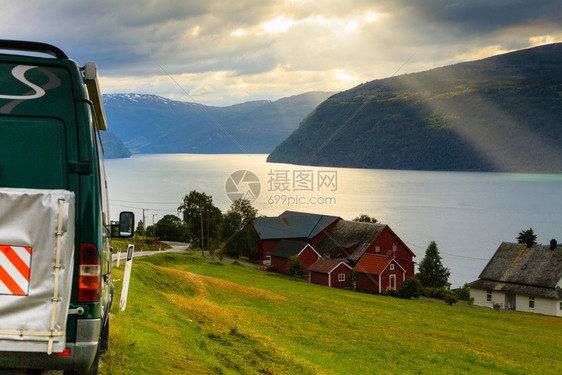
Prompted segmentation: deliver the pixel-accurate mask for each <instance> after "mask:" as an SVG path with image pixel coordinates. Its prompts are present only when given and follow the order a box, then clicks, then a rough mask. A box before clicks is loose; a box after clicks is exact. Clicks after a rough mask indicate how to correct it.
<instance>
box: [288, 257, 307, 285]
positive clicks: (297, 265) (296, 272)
mask: <svg viewBox="0 0 562 375" xmlns="http://www.w3.org/2000/svg"><path fill="white" fill-rule="evenodd" d="M287 271H288V272H289V275H290V276H293V277H294V278H295V280H296V279H297V277H298V276H302V275H304V273H305V271H304V263H303V262H302V260H301V258H299V257H298V256H297V255H293V256H292V257H289V263H288V264H287Z"/></svg>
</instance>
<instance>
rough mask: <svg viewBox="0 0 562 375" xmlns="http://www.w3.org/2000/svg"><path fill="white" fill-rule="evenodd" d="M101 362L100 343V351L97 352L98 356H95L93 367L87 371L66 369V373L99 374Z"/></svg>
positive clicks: (77, 374)
mask: <svg viewBox="0 0 562 375" xmlns="http://www.w3.org/2000/svg"><path fill="white" fill-rule="evenodd" d="M99 362H100V350H99V345H98V351H97V352H96V357H95V358H94V362H93V363H92V367H90V368H89V369H88V370H86V371H65V372H64V375H97V373H98V365H99Z"/></svg>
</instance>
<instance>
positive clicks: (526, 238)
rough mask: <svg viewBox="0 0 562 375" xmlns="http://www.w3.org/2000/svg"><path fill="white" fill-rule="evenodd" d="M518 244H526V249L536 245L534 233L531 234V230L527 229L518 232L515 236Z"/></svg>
mask: <svg viewBox="0 0 562 375" xmlns="http://www.w3.org/2000/svg"><path fill="white" fill-rule="evenodd" d="M517 242H518V243H524V244H527V247H531V246H533V245H536V244H537V236H536V234H535V232H533V228H529V229H527V230H522V231H521V232H519V235H518V236H517Z"/></svg>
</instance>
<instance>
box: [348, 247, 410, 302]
mask: <svg viewBox="0 0 562 375" xmlns="http://www.w3.org/2000/svg"><path fill="white" fill-rule="evenodd" d="M354 269H355V270H356V271H357V289H358V290H365V291H369V292H373V293H382V292H384V291H385V290H386V288H389V287H390V288H392V289H397V288H398V286H400V284H402V282H403V281H404V280H406V270H405V269H404V268H403V267H402V266H401V265H400V264H399V263H398V262H397V261H396V259H395V258H391V257H388V256H386V255H375V254H370V253H365V254H363V256H362V257H361V259H359V262H358V263H357V265H356V266H355V268H354Z"/></svg>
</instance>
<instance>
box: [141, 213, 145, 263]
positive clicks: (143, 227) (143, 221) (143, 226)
mask: <svg viewBox="0 0 562 375" xmlns="http://www.w3.org/2000/svg"><path fill="white" fill-rule="evenodd" d="M144 210H145V209H144V208H143V209H142V233H143V237H144V238H143V241H142V246H141V256H142V252H143V250H144V241H146V219H145V218H144Z"/></svg>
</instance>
